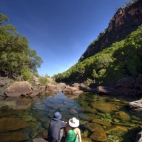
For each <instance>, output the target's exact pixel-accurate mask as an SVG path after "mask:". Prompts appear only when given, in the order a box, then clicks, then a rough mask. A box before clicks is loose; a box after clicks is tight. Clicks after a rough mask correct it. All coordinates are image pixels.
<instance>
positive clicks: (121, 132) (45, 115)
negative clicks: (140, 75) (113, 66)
mask: <svg viewBox="0 0 142 142" xmlns="http://www.w3.org/2000/svg"><path fill="white" fill-rule="evenodd" d="M129 101H132V100H131V99H124V98H115V97H110V96H102V95H101V96H100V95H97V94H92V93H85V94H81V95H65V94H63V93H59V94H54V95H51V94H50V95H49V94H42V96H41V97H40V98H39V97H35V98H6V99H3V98H0V138H2V139H1V140H0V141H2V142H3V141H26V142H30V141H32V139H34V138H39V137H42V138H46V137H47V132H48V125H49V121H50V119H51V118H52V117H53V115H54V113H55V112H56V111H59V112H61V114H62V116H63V117H62V120H64V121H68V120H69V119H70V118H72V117H76V118H78V119H79V120H80V126H79V128H80V129H81V134H82V138H83V141H84V142H91V141H92V142H99V141H106V142H134V141H135V139H136V133H138V132H139V131H140V129H139V126H141V125H142V116H140V115H136V114H134V113H132V112H130V111H129V108H128V102H129ZM133 101H134V99H133ZM99 107H100V108H99ZM114 107H115V109H114ZM110 108H111V109H110ZM123 115H124V116H123ZM5 118H14V119H18V120H23V121H26V122H27V124H28V126H27V127H26V128H22V129H18V130H10V129H11V128H9V127H10V126H11V125H12V124H10V126H9V125H8V124H7V125H8V126H5V128H3V124H2V122H3V121H2V120H3V119H5ZM8 122H9V121H7V123H8ZM11 123H12V122H11ZM94 123H95V125H94ZM96 124H97V125H96ZM5 125H6V124H5ZM14 126H15V124H13V126H12V127H14ZM88 127H89V128H88ZM96 128H97V129H100V128H101V130H102V129H103V133H102V131H101V134H100V131H96V130H94V129H96ZM94 132H96V133H94ZM97 132H98V133H97ZM19 133H22V134H25V135H26V136H27V137H26V138H23V139H20V138H19ZM93 133H94V136H91V135H92V134H93ZM22 134H21V135H20V137H25V135H22ZM95 135H96V136H95ZM99 135H100V136H99ZM9 136H10V138H8V137H9ZM5 137H7V138H5ZM9 139H11V140H9ZM95 139H96V140H95Z"/></svg>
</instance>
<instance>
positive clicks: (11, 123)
mask: <svg viewBox="0 0 142 142" xmlns="http://www.w3.org/2000/svg"><path fill="white" fill-rule="evenodd" d="M27 126H28V123H27V122H25V121H23V120H18V119H15V118H0V132H7V131H14V130H18V129H21V128H26V127H27Z"/></svg>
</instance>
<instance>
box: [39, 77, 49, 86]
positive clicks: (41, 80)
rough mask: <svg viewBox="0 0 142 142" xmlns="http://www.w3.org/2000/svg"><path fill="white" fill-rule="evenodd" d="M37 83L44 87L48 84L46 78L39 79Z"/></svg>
mask: <svg viewBox="0 0 142 142" xmlns="http://www.w3.org/2000/svg"><path fill="white" fill-rule="evenodd" d="M39 81H40V83H41V84H42V85H45V84H46V83H48V82H49V81H48V79H47V78H46V77H43V76H41V77H39Z"/></svg>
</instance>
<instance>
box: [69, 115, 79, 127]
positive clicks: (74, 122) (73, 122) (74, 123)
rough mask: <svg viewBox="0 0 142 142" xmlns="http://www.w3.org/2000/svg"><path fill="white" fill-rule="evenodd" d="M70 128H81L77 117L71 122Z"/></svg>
mask: <svg viewBox="0 0 142 142" xmlns="http://www.w3.org/2000/svg"><path fill="white" fill-rule="evenodd" d="M69 126H71V127H73V128H75V127H78V126H79V120H78V119H76V118H75V117H73V118H71V119H70V120H69Z"/></svg>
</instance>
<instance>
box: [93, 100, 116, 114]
mask: <svg viewBox="0 0 142 142" xmlns="http://www.w3.org/2000/svg"><path fill="white" fill-rule="evenodd" d="M91 107H93V108H95V109H97V110H99V111H101V112H104V113H111V112H113V111H117V110H118V109H117V108H116V106H115V105H114V104H111V103H106V102H101V101H96V102H92V103H91Z"/></svg>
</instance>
